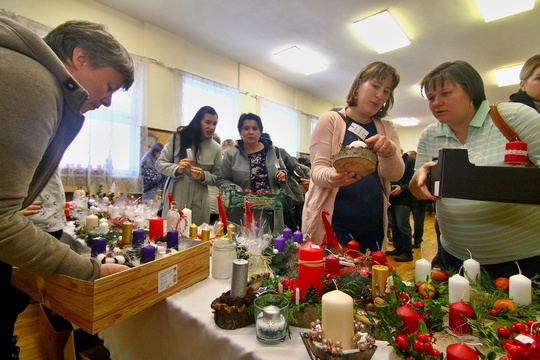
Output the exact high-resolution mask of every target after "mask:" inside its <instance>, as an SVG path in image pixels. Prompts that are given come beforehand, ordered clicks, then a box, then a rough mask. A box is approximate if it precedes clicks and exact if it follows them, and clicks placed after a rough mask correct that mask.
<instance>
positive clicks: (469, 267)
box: [463, 258, 480, 282]
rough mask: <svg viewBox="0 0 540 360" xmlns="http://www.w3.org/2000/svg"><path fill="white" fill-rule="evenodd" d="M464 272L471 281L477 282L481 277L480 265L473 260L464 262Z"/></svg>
mask: <svg viewBox="0 0 540 360" xmlns="http://www.w3.org/2000/svg"><path fill="white" fill-rule="evenodd" d="M463 272H464V275H465V277H466V278H468V279H469V280H470V281H472V282H477V281H478V276H479V275H480V263H479V262H478V261H476V260H474V259H472V258H471V259H467V260H465V261H464V262H463Z"/></svg>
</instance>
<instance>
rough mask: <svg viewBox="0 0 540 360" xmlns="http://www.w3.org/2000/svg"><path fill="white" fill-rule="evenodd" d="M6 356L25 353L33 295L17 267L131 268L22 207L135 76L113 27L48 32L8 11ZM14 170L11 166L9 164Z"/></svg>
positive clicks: (1, 41) (72, 26) (1, 67)
mask: <svg viewBox="0 0 540 360" xmlns="http://www.w3.org/2000/svg"><path fill="white" fill-rule="evenodd" d="M0 73H1V74H2V76H1V77H0V93H1V94H2V96H1V97H0V133H1V134H2V136H3V140H2V146H3V147H4V150H5V151H6V154H9V156H2V157H0V168H1V169H3V170H4V171H2V172H1V174H0V183H1V184H2V186H1V187H0V292H1V293H2V298H3V302H2V303H3V309H2V316H1V317H0V359H2V360H3V359H14V358H15V359H16V358H18V352H19V348H18V347H17V346H16V344H15V343H14V342H15V341H14V340H16V337H14V336H13V329H14V325H15V322H16V320H17V316H18V315H19V314H20V313H21V312H22V311H23V310H24V309H25V308H26V306H27V305H28V302H29V297H28V296H27V295H25V294H24V293H23V292H21V291H20V290H18V289H17V288H15V287H14V286H13V285H12V284H11V274H12V268H13V266H16V267H18V268H20V269H23V270H26V271H28V272H31V273H35V274H39V275H41V276H45V277H46V276H50V275H52V274H62V275H67V276H70V277H73V278H77V279H82V280H86V281H93V280H94V279H96V278H98V277H100V276H106V275H109V274H112V273H115V272H118V271H122V270H124V269H127V267H126V266H124V265H118V264H104V265H100V264H99V263H98V262H97V261H95V260H94V259H90V258H88V257H84V256H81V255H79V254H77V253H76V252H74V251H72V250H71V249H70V247H69V246H68V245H66V244H63V243H61V242H60V241H58V240H57V239H56V238H54V237H53V236H52V235H50V234H47V233H46V232H43V230H41V229H39V228H38V227H37V226H36V225H34V224H33V223H32V222H31V221H30V220H29V219H28V218H27V217H26V216H24V215H22V214H20V213H19V211H20V210H21V209H25V208H27V207H28V206H29V205H30V204H31V203H32V202H33V201H34V200H35V199H36V197H37V196H38V195H39V194H40V193H41V192H42V190H43V188H44V187H45V186H46V184H47V183H48V182H49V180H50V178H51V177H52V176H53V175H54V173H55V171H56V170H57V168H58V164H59V162H60V159H61V158H62V155H63V153H64V151H65V149H66V148H67V147H68V146H69V144H70V143H71V141H72V140H73V139H74V138H75V136H76V135H77V133H78V132H79V130H80V129H81V127H82V126H83V123H84V115H83V114H84V113H85V112H87V111H90V110H94V109H97V108H99V107H100V106H102V105H104V106H110V105H111V99H112V95H113V93H114V92H115V91H116V90H118V89H120V88H123V89H124V90H127V89H129V88H130V87H131V85H132V83H133V80H134V67H133V61H132V59H131V56H130V55H129V53H128V52H127V50H126V49H125V48H124V47H123V46H122V45H121V44H120V43H118V41H117V40H116V39H115V38H114V37H113V36H112V35H111V34H109V33H108V32H107V31H106V29H105V27H104V26H103V25H101V24H96V23H93V22H88V21H68V22H66V23H64V24H62V25H59V26H57V27H56V28H55V29H53V30H52V31H51V32H49V33H48V34H47V35H46V36H45V38H43V39H41V38H40V37H39V36H38V35H36V34H35V33H34V32H32V31H31V30H29V29H27V28H25V27H23V26H21V25H20V24H18V23H17V22H16V21H13V20H11V19H7V18H3V17H0ZM8 169H9V170H8Z"/></svg>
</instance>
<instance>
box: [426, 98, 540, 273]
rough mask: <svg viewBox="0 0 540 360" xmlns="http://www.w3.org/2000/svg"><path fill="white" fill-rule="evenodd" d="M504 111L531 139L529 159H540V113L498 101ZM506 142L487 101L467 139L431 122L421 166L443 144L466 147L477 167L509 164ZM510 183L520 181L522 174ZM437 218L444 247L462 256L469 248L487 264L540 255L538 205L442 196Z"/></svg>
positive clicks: (522, 134)
mask: <svg viewBox="0 0 540 360" xmlns="http://www.w3.org/2000/svg"><path fill="white" fill-rule="evenodd" d="M499 110H500V111H501V114H502V115H503V117H504V118H505V119H506V120H507V122H508V123H509V124H510V126H512V127H513V128H514V130H515V131H516V133H517V134H518V135H519V137H520V139H521V141H523V142H526V143H527V144H528V154H529V158H530V159H531V160H532V161H533V162H534V163H539V162H540V114H538V113H537V112H536V111H534V110H533V109H532V108H530V107H528V106H525V105H523V104H519V103H502V104H499ZM507 142H508V140H507V139H506V138H505V137H504V135H503V134H502V133H501V132H500V130H499V129H498V128H497V126H496V125H495V124H494V123H493V121H492V120H491V117H490V115H489V105H488V101H487V100H486V101H484V102H483V103H482V104H481V106H480V108H479V109H478V111H477V113H476V115H475V116H474V118H473V119H472V121H471V123H470V124H469V129H468V136H467V140H466V141H465V143H464V144H462V143H461V142H460V141H459V140H458V139H457V137H456V136H455V135H454V133H453V132H452V130H451V129H450V128H449V127H448V125H446V124H442V123H435V124H431V125H429V126H427V127H426V128H425V129H424V131H423V132H422V134H421V135H420V140H419V142H418V151H417V152H418V155H417V158H416V166H417V167H420V166H422V165H423V164H425V163H426V162H428V161H431V159H432V158H433V157H438V156H439V150H440V149H443V148H452V149H456V148H459V149H467V150H468V153H469V161H470V162H471V163H473V164H475V165H477V166H505V164H504V152H505V147H506V143H507ZM538 171H540V169H539V170H538ZM508 186H520V184H519V179H516V183H513V184H508ZM539 186H540V184H539ZM523 191H526V189H523ZM437 219H438V222H439V226H440V229H441V243H442V245H443V247H444V249H445V250H446V251H448V252H449V253H450V254H452V255H454V256H456V257H458V258H460V259H466V258H468V257H469V253H468V250H470V251H471V253H472V256H473V257H474V258H475V259H476V260H478V261H479V262H480V263H482V264H497V263H501V262H507V261H513V260H519V259H524V258H528V257H532V256H536V255H540V206H538V205H528V204H512V203H499V202H488V201H476V200H463V199H453V198H443V199H442V200H439V201H437Z"/></svg>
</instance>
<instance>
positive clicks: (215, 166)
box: [156, 133, 221, 225]
mask: <svg viewBox="0 0 540 360" xmlns="http://www.w3.org/2000/svg"><path fill="white" fill-rule="evenodd" d="M174 139H175V140H174ZM173 140H174V141H173ZM173 142H174V146H173ZM173 147H174V149H173ZM197 157H198V158H197V160H196V161H194V162H193V163H194V165H195V166H197V167H200V168H202V169H203V171H204V180H202V181H200V180H196V179H193V178H192V177H191V176H190V173H189V169H187V170H186V171H185V172H184V173H182V174H177V173H176V170H177V169H178V166H179V163H180V160H181V158H180V135H179V134H178V133H175V134H174V135H172V136H171V137H170V138H169V139H168V140H167V143H166V144H165V146H164V147H163V151H162V152H161V155H160V157H159V158H158V159H157V160H156V169H157V170H158V171H159V172H160V173H162V174H165V175H167V176H169V177H170V180H169V183H168V186H167V188H166V189H165V190H164V193H163V199H164V205H163V216H164V217H165V216H167V212H168V209H169V200H168V196H167V193H168V192H172V195H173V198H174V201H176V204H177V205H178V207H179V208H183V207H187V208H188V209H190V210H191V211H192V217H191V220H192V222H193V223H195V224H197V225H201V224H202V223H209V222H210V203H209V198H208V186H209V185H215V184H216V178H217V175H218V173H219V166H220V164H221V146H219V144H218V143H217V142H215V141H214V139H211V138H210V139H205V140H203V141H202V142H201V151H200V152H199V154H198V155H197Z"/></svg>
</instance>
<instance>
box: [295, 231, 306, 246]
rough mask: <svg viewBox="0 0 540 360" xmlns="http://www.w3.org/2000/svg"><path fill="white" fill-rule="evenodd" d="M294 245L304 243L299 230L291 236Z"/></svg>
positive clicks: (302, 235)
mask: <svg viewBox="0 0 540 360" xmlns="http://www.w3.org/2000/svg"><path fill="white" fill-rule="evenodd" d="M293 239H294V242H295V243H299V244H301V243H302V242H303V241H304V234H303V233H302V232H301V231H300V230H296V231H295V232H294V234H293Z"/></svg>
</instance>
